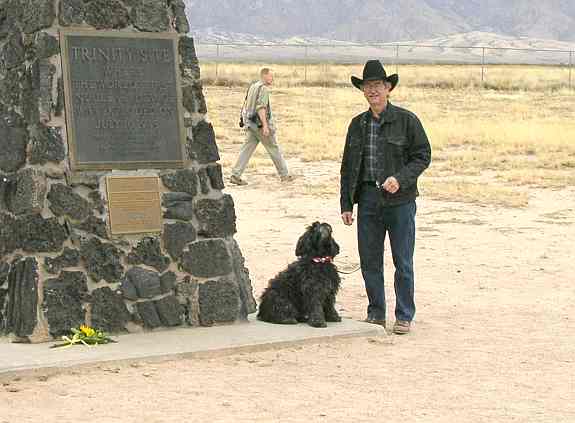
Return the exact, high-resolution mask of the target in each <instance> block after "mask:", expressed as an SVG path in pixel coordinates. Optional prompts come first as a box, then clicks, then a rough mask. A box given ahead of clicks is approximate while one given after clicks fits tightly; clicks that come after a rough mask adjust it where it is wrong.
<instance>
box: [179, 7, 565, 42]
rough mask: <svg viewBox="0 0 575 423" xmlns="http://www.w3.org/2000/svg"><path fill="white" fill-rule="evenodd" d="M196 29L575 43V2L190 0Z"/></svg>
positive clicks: (198, 32)
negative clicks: (490, 37) (480, 36)
mask: <svg viewBox="0 0 575 423" xmlns="http://www.w3.org/2000/svg"><path fill="white" fill-rule="evenodd" d="M185 2H186V6H187V9H186V10H187V14H188V18H189V21H190V27H191V28H192V34H194V35H195V36H197V37H199V38H201V39H202V38H203V37H202V34H205V33H210V34H218V33H231V34H243V35H244V36H254V37H258V38H259V39H289V38H293V37H303V38H317V39H326V40H339V41H347V42H361V43H365V42H378V43H381V42H386V43H387V42H398V41H402V42H403V41H413V40H429V39H437V38H444V37H449V36H452V35H454V34H462V33H490V34H496V35H500V36H503V37H521V38H524V39H525V38H536V39H547V40H556V41H565V42H575V0H538V1H534V0H401V1H399V0H394V1H391V0H249V1H248V0H185Z"/></svg>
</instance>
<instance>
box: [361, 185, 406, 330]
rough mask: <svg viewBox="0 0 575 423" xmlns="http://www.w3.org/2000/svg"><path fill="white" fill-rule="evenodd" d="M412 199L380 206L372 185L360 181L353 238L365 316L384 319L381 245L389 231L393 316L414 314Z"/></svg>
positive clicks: (379, 194) (403, 317) (378, 193)
mask: <svg viewBox="0 0 575 423" xmlns="http://www.w3.org/2000/svg"><path fill="white" fill-rule="evenodd" d="M416 208H417V207H416V205H415V201H410V202H408V203H405V204H400V205H398V206H392V207H383V206H382V204H381V193H380V192H379V190H378V189H377V188H376V187H375V186H371V185H367V184H363V185H362V187H361V193H360V197H359V207H358V217H357V240H358V246H359V258H360V263H361V273H362V275H363V280H364V282H365V289H366V291H367V297H368V298H369V305H368V307H367V316H368V317H369V318H373V319H381V320H383V319H385V289H384V280H383V246H384V241H385V236H386V233H388V232H389V241H390V245H391V255H392V257H393V265H394V266H395V275H394V286H395V296H396V303H395V318H396V319H397V320H407V321H409V322H410V321H411V320H413V316H414V315H415V302H414V279H413V251H414V247H415V213H416Z"/></svg>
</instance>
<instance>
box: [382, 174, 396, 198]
mask: <svg viewBox="0 0 575 423" xmlns="http://www.w3.org/2000/svg"><path fill="white" fill-rule="evenodd" d="M381 187H382V188H383V189H384V190H386V191H387V192H391V193H392V194H395V193H396V192H397V191H398V190H399V182H397V179H395V178H394V177H393V176H390V177H389V178H387V179H386V180H385V182H384V183H383V185H382V186H381Z"/></svg>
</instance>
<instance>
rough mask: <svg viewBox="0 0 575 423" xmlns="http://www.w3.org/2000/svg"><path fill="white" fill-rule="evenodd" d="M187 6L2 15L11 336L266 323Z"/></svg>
mask: <svg viewBox="0 0 575 423" xmlns="http://www.w3.org/2000/svg"><path fill="white" fill-rule="evenodd" d="M188 32H189V27H188V21H187V18H186V15H185V6H184V3H183V0H59V1H58V0H0V336H10V337H11V339H12V340H13V341H16V342H41V341H48V340H51V339H54V338H56V337H59V336H61V335H64V334H68V333H69V330H70V328H72V327H77V326H78V325H80V324H84V323H85V324H88V325H91V326H93V327H96V328H99V329H102V330H104V331H107V332H109V333H122V332H133V331H142V330H152V329H156V328H160V327H172V326H181V325H189V326H199V325H202V326H210V325H214V324H223V323H231V322H236V321H241V320H246V319H247V316H248V314H250V313H252V312H254V311H255V301H254V298H253V295H252V287H251V281H250V278H249V272H248V270H247V269H246V268H245V266H244V258H243V256H242V253H241V250H240V248H239V246H238V244H237V242H236V241H235V240H234V238H233V236H234V234H235V232H236V224H235V220H236V216H235V210H234V203H233V199H232V198H231V196H229V195H226V194H223V193H222V191H221V190H222V189H223V188H224V183H223V178H222V169H221V166H220V165H219V164H218V163H217V162H218V160H219V153H218V148H217V145H216V141H215V134H214V130H213V127H212V125H211V124H210V123H209V122H208V121H206V119H205V114H206V112H207V111H206V103H205V100H204V97H203V93H202V85H201V82H200V68H199V64H198V60H197V57H196V53H195V49H194V43H193V40H192V38H190V37H188V36H186V34H187V33H188Z"/></svg>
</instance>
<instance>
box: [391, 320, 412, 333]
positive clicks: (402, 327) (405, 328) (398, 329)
mask: <svg viewBox="0 0 575 423" xmlns="http://www.w3.org/2000/svg"><path fill="white" fill-rule="evenodd" d="M410 328H411V322H408V321H407V320H396V321H395V324H394V325H393V333H395V334H396V335H405V334H406V333H409V330H410Z"/></svg>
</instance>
